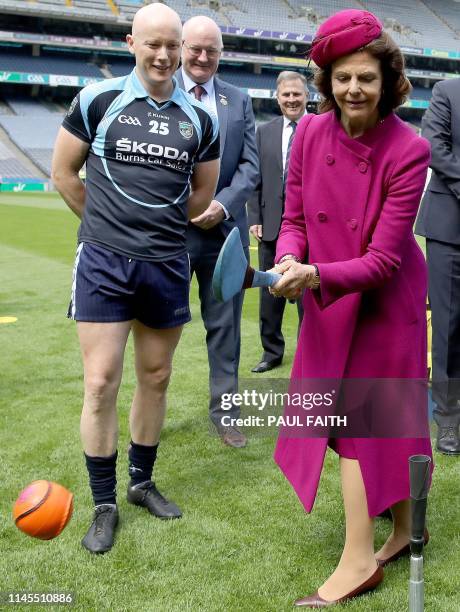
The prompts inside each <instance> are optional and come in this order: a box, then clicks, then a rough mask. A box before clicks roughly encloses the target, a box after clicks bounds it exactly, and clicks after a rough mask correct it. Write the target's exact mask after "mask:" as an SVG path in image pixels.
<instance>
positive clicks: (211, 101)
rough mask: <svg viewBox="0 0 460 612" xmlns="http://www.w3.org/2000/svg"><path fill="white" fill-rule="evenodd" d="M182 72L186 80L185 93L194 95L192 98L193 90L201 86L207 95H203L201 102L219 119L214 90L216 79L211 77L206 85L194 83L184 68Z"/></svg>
mask: <svg viewBox="0 0 460 612" xmlns="http://www.w3.org/2000/svg"><path fill="white" fill-rule="evenodd" d="M181 70H182V78H183V79H184V89H185V91H187V92H188V93H192V96H193V92H191V90H192V89H193V88H194V87H195V85H201V87H202V88H203V89H204V91H205V93H203V94H202V96H201V102H202V103H203V104H204V105H205V106H206V107H207V108H209V110H210V111H212V112H213V113H214V115H215V116H216V117H217V106H216V92H215V90H214V77H211V78H210V79H209V81H206V83H195V81H192V79H191V78H190V77H189V76H188V74H187V73H186V72H185V70H184V69H183V68H181Z"/></svg>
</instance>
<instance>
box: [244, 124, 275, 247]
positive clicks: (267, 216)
mask: <svg viewBox="0 0 460 612" xmlns="http://www.w3.org/2000/svg"><path fill="white" fill-rule="evenodd" d="M283 123H284V121H283V117H282V116H281V117H276V118H275V119H272V120H271V121H268V122H267V123H265V124H263V125H260V126H259V127H258V128H257V134H256V142H257V149H258V151H259V159H260V171H259V181H258V184H257V188H256V190H255V192H254V194H253V195H252V197H251V199H250V200H249V202H248V217H249V225H262V240H265V241H272V240H276V239H277V238H278V234H279V231H280V227H281V217H282V215H283V154H282V138H283Z"/></svg>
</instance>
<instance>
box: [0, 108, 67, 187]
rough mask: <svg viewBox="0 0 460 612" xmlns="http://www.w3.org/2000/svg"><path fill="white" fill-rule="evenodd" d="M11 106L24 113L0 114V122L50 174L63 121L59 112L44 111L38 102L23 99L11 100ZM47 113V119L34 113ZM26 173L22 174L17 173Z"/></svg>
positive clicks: (16, 142) (14, 139) (42, 168)
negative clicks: (55, 143)
mask: <svg viewBox="0 0 460 612" xmlns="http://www.w3.org/2000/svg"><path fill="white" fill-rule="evenodd" d="M10 106H12V108H15V109H17V110H20V111H22V112H23V113H24V114H18V115H0V125H1V126H2V127H3V129H4V130H5V131H6V132H7V134H8V136H9V137H10V139H11V140H12V141H13V142H14V144H15V145H16V146H17V147H19V148H20V149H21V150H22V151H24V153H25V154H26V155H27V156H28V157H30V158H31V159H32V160H33V161H34V163H35V164H36V165H37V166H38V167H39V168H40V169H41V170H42V171H43V172H44V173H45V174H47V175H48V176H50V174H51V155H52V150H53V146H54V141H55V139H56V134H57V132H58V129H59V126H60V125H61V123H62V115H61V114H60V113H52V112H49V111H48V112H47V111H46V108H45V107H44V106H43V105H42V104H40V103H39V102H35V101H33V100H30V101H29V103H28V105H27V103H26V102H25V101H24V100H19V101H16V102H13V104H11V101H10ZM40 115H41V116H42V117H43V116H46V120H44V121H37V116H39V117H40ZM16 176H25V175H22V174H20V175H16Z"/></svg>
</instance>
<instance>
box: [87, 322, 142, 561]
mask: <svg viewBox="0 0 460 612" xmlns="http://www.w3.org/2000/svg"><path fill="white" fill-rule="evenodd" d="M130 327H131V322H130V321H124V322H118V323H87V322H79V323H78V324H77V329H78V336H79V340H80V347H81V353H82V358H83V369H84V388H85V394H84V402H83V410H82V415H81V421H80V433H81V439H82V443H83V450H84V453H85V460H86V466H87V469H88V473H89V481H90V486H91V492H92V495H93V500H94V505H95V515H94V519H93V523H92V524H91V526H90V528H89V530H88V532H87V534H86V535H85V537H84V538H83V540H82V544H83V546H84V547H85V548H87V549H88V550H89V551H90V552H93V553H103V552H107V551H108V550H110V548H111V547H112V545H113V540H114V534H115V528H116V526H117V523H118V511H117V508H116V460H117V438H118V419H117V411H116V400H117V394H118V389H119V386H120V381H121V375H122V370H123V355H124V350H125V346H126V340H127V338H128V334H129V330H130Z"/></svg>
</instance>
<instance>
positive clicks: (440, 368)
mask: <svg viewBox="0 0 460 612" xmlns="http://www.w3.org/2000/svg"><path fill="white" fill-rule="evenodd" d="M422 134H423V136H424V137H425V138H427V139H428V140H429V141H430V143H431V151H432V160H431V168H432V169H433V173H432V175H431V180H430V183H429V185H428V189H427V191H426V193H425V197H424V198H423V201H422V206H421V209H420V214H419V217H418V219H417V224H416V226H415V231H416V233H417V234H420V235H421V236H425V237H426V253H427V261H428V277H429V298H430V303H431V309H432V319H431V323H432V328H433V343H432V361H433V387H432V388H433V400H434V402H435V404H436V407H435V409H434V419H435V421H436V423H437V425H438V436H437V449H438V450H439V451H441V452H442V453H444V454H447V455H460V439H459V424H460V408H459V399H460V384H459V383H460V79H449V80H447V81H441V82H439V83H436V84H435V86H434V87H433V94H432V98H431V102H430V107H429V109H428V110H427V111H426V113H425V116H424V118H423V123H422Z"/></svg>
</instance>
